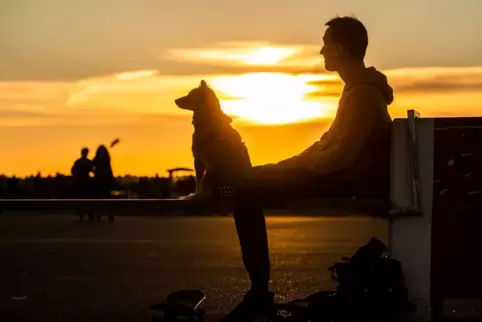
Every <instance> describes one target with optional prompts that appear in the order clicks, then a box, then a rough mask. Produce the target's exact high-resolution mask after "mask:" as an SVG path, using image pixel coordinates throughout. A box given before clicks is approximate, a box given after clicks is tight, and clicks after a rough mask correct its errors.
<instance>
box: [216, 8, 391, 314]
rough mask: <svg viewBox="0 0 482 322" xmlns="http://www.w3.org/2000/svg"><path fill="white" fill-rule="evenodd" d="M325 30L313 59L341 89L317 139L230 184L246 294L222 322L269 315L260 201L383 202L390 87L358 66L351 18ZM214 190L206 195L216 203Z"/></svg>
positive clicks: (361, 43) (360, 38)
mask: <svg viewBox="0 0 482 322" xmlns="http://www.w3.org/2000/svg"><path fill="white" fill-rule="evenodd" d="M326 26H327V27H328V28H327V30H326V32H325V35H324V37H323V42H324V45H323V48H322V49H321V52H320V54H321V55H323V56H324V60H325V67H326V70H327V71H332V72H336V73H338V75H339V76H340V78H341V80H342V81H343V83H344V88H343V92H342V95H341V98H340V101H339V105H338V111H337V113H336V116H335V119H334V120H333V123H332V124H331V127H330V128H329V130H328V131H327V132H326V133H324V134H323V135H322V136H321V138H320V140H319V141H317V142H315V143H314V144H313V145H312V146H310V147H309V148H307V149H306V150H305V151H303V152H302V153H301V154H299V155H296V156H294V157H292V158H289V159H287V160H283V161H281V162H278V163H276V164H268V165H264V166H258V167H254V168H253V169H252V171H251V173H250V175H248V176H247V177H245V178H244V179H242V180H241V182H240V183H239V184H238V185H236V187H235V188H236V196H235V197H234V201H233V203H234V204H233V215H234V219H235V223H236V229H237V233H238V237H239V241H240V245H241V251H242V257H243V262H244V265H245V267H246V270H247V271H248V273H249V277H250V280H251V288H250V290H249V291H248V292H247V294H246V295H245V296H244V298H243V300H242V302H241V303H240V304H239V305H238V306H237V307H236V308H235V309H234V310H233V311H231V312H230V313H229V314H228V315H227V316H226V317H224V318H223V319H222V321H223V322H227V321H239V322H241V321H243V322H245V321H253V320H254V319H256V318H258V317H261V316H264V315H265V314H270V313H272V309H273V306H272V304H273V303H274V299H273V293H272V292H270V291H269V287H268V282H269V279H270V260H269V251H268V241H267V233H266V223H265V218H264V215H263V210H262V205H263V202H270V201H276V200H283V201H284V200H286V199H289V198H303V197H326V198H330V197H352V196H358V197H386V196H387V193H388V175H389V155H390V132H391V126H392V120H391V118H390V115H389V113H388V110H387V106H388V105H389V104H390V103H392V101H393V91H392V88H391V87H390V86H389V85H388V83H387V78H386V77H385V75H383V74H382V73H380V72H379V71H377V70H376V69H375V68H374V67H366V66H365V63H364V57H365V52H366V50H367V46H368V36H367V30H366V29H365V27H364V25H363V24H362V23H361V22H360V21H359V20H357V19H356V18H352V17H337V18H334V19H332V20H330V21H328V22H327V23H326ZM266 86H270V85H269V84H267V85H266ZM293 108H296V107H293ZM220 184H221V183H220ZM219 190H222V189H218V191H214V193H216V192H217V193H218V196H219V197H222V191H219Z"/></svg>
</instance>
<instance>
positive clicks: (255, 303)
mask: <svg viewBox="0 0 482 322" xmlns="http://www.w3.org/2000/svg"><path fill="white" fill-rule="evenodd" d="M275 315H276V309H275V306H274V294H273V293H272V292H266V293H264V294H260V293H255V292H252V291H249V292H248V293H246V295H245V296H244V297H243V300H242V301H241V303H239V304H238V306H236V307H235V308H234V309H233V310H232V311H231V312H230V313H228V314H227V315H226V316H225V317H223V318H222V319H221V320H220V322H265V321H269V320H272V319H274V317H275Z"/></svg>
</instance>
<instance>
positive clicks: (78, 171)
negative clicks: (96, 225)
mask: <svg viewBox="0 0 482 322" xmlns="http://www.w3.org/2000/svg"><path fill="white" fill-rule="evenodd" d="M88 155H89V149H88V148H82V150H81V151H80V158H79V159H77V160H76V161H75V163H74V165H73V166H72V169H71V173H72V176H73V177H74V192H75V196H76V197H77V198H87V197H88V196H90V195H91V194H92V192H91V189H92V184H91V182H92V179H91V177H90V173H91V172H92V171H93V169H94V165H93V163H92V161H91V160H90V159H89V158H88V157H87V156H88ZM84 212H85V210H84V209H83V208H81V209H79V218H80V220H82V219H83V218H84ZM88 212H89V214H88V216H89V219H90V220H92V219H93V213H92V211H88Z"/></svg>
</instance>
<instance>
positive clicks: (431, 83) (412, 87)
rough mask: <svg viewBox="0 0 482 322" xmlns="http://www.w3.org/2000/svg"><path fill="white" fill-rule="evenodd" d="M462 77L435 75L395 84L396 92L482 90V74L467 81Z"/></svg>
mask: <svg viewBox="0 0 482 322" xmlns="http://www.w3.org/2000/svg"><path fill="white" fill-rule="evenodd" d="M464 78H465V77H464V76H463V75H462V76H461V77H446V76H440V77H433V78H430V79H423V80H415V81H413V82H411V83H403V84H397V83H394V84H393V88H394V90H395V91H396V92H400V93H408V92H410V93H426V92H474V91H482V75H480V79H472V80H470V79H469V81H467V79H464Z"/></svg>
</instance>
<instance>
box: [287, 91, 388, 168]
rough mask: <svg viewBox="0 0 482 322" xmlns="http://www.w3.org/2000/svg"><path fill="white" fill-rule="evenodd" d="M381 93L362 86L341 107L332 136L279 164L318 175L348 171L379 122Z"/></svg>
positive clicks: (333, 126)
mask: <svg viewBox="0 0 482 322" xmlns="http://www.w3.org/2000/svg"><path fill="white" fill-rule="evenodd" d="M381 99H382V98H381V97H380V93H379V92H378V90H377V89H376V88H372V87H371V86H368V85H360V86H358V87H357V88H355V89H353V91H352V92H351V93H350V94H349V96H348V97H347V99H346V100H345V102H344V105H343V106H342V107H340V110H339V113H338V115H337V121H336V122H335V123H333V125H332V127H331V128H330V131H329V136H327V137H326V139H325V140H320V141H319V142H320V143H321V141H322V142H323V144H320V145H318V146H316V145H317V143H319V142H317V143H315V145H313V146H311V147H310V148H309V151H308V149H307V150H305V151H304V152H303V153H301V154H299V155H297V156H294V157H292V158H290V159H287V160H284V161H281V162H280V163H278V164H279V165H281V166H287V167H304V168H312V169H313V170H314V171H316V172H318V173H326V174H330V173H334V172H336V171H339V170H344V169H347V168H349V167H350V166H351V165H353V163H354V162H355V160H356V159H357V157H358V155H359V154H360V152H361V151H362V149H364V148H365V144H366V142H367V141H368V140H369V138H370V136H371V135H372V131H373V129H374V127H375V126H376V124H377V122H379V115H381V111H380V109H381V108H386V106H382V104H381Z"/></svg>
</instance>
